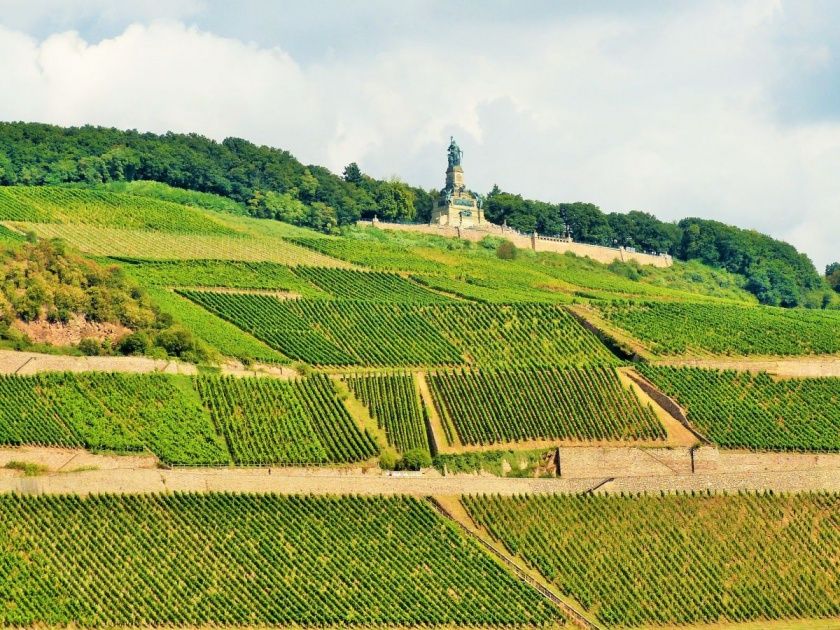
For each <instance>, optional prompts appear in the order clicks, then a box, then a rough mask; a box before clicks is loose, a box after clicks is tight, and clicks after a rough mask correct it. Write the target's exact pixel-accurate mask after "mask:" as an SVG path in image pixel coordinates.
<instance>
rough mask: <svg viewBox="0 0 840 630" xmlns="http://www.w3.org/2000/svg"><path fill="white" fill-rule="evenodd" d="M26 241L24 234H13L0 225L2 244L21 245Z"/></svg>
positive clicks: (0, 241)
mask: <svg viewBox="0 0 840 630" xmlns="http://www.w3.org/2000/svg"><path fill="white" fill-rule="evenodd" d="M23 240H24V237H23V235H22V234H20V233H18V232H13V231H12V230H10V229H9V228H7V227H3V226H2V225H0V244H3V243H19V242H21V241H23Z"/></svg>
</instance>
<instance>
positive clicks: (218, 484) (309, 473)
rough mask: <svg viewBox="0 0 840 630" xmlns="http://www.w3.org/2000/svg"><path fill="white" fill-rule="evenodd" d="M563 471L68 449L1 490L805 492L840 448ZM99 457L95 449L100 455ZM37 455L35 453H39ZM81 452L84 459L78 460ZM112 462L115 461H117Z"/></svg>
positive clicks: (667, 455) (659, 455)
mask: <svg viewBox="0 0 840 630" xmlns="http://www.w3.org/2000/svg"><path fill="white" fill-rule="evenodd" d="M60 450H61V449H0V462H2V461H6V462H8V461H12V460H14V461H38V462H41V463H42V464H43V463H46V464H49V461H52V460H50V459H49V457H47V456H46V455H44V454H43V453H42V452H39V451H49V452H53V451H60ZM560 452H561V465H562V471H563V472H562V475H563V476H562V477H560V478H552V479H520V478H507V477H494V476H489V475H453V476H447V477H444V476H441V475H440V474H439V473H438V472H437V471H434V470H429V471H424V472H423V473H422V474H419V473H417V474H412V473H403V474H395V475H388V474H384V473H382V472H381V471H380V470H379V469H378V468H370V469H367V470H365V469H361V468H354V469H349V468H348V469H337V468H271V469H269V468H261V469H253V468H193V469H190V468H179V469H173V470H162V469H155V468H151V467H150V466H152V465H154V460H148V459H145V458H140V459H141V460H142V463H140V464H137V466H138V467H136V468H131V467H129V468H126V465H129V466H130V465H131V464H130V462H131V459H132V458H122V457H115V458H114V457H108V458H106V459H103V460H100V463H99V464H89V466H93V465H96V466H98V467H97V469H95V470H90V469H85V467H84V466H82V465H79V463H78V462H76V463H74V464H73V465H72V466H70V467H69V468H68V466H69V465H70V462H69V461H67V455H66V453H67V451H64V453H65V454H64V455H63V456H62V457H63V459H61V458H60V457H59V456H58V455H52V456H50V457H53V458H54V461H58V462H59V463H62V462H63V463H62V464H61V468H50V469H51V470H56V471H59V470H61V471H68V470H74V469H77V468H82V470H79V471H78V472H50V473H46V474H43V475H41V476H37V477H24V476H22V473H20V472H17V471H12V470H3V471H2V474H0V492H18V493H23V494H41V493H46V494H56V493H70V494H89V493H121V492H125V493H147V492H169V491H191V492H223V491H229V492H257V493H269V492H274V493H279V494H376V495H379V494H384V495H393V494H407V495H413V496H439V495H443V496H447V495H449V496H452V495H462V494H501V495H514V494H523V493H536V494H546V493H549V494H551V493H567V492H584V491H587V490H590V489H592V488H596V487H597V488H598V490H597V492H607V493H615V492H642V491H647V492H659V491H678V490H683V491H687V490H695V491H699V490H707V489H708V490H715V491H727V492H736V491H738V490H775V491H779V492H796V491H812V490H828V491H840V454H832V455H825V454H822V455H816V454H815V455H804V454H772V453H770V454H761V453H727V452H718V451H717V450H716V449H712V448H702V449H698V452H696V453H695V459H696V460H697V462H696V463H698V466H697V468H696V470H697V472H696V473H692V472H691V463H690V452H689V449H623V448H567V449H561V451H560ZM91 457H96V456H91ZM33 458H34V459H33ZM79 461H82V460H79ZM108 462H110V463H108Z"/></svg>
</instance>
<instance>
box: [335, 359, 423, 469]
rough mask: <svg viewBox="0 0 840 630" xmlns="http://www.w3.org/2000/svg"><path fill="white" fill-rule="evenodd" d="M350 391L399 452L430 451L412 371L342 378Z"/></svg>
mask: <svg viewBox="0 0 840 630" xmlns="http://www.w3.org/2000/svg"><path fill="white" fill-rule="evenodd" d="M344 382H345V383H347V385H348V387H349V388H350V391H352V392H353V395H354V396H356V398H358V399H359V400H361V401H362V403H364V405H365V406H366V407H367V408H368V409H369V410H370V415H371V416H372V417H373V418H375V419H376V421H377V422H378V424H379V427H380V428H382V429H385V434H386V435H387V437H388V443H389V444H391V445H392V446H394V447H396V449H397V450H399V451H401V452H403V453H404V452H406V451H408V450H411V449H416V448H419V449H422V450H424V451H428V450H429V438H428V434H427V432H426V422H425V420H424V418H423V410H422V408H421V406H420V405H421V403H420V398H419V396H418V393H417V385H416V383H415V382H414V377H413V376H412V375H411V374H374V375H369V376H363V375H356V376H346V377H344Z"/></svg>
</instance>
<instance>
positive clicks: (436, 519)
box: [0, 494, 560, 627]
mask: <svg viewBox="0 0 840 630" xmlns="http://www.w3.org/2000/svg"><path fill="white" fill-rule="evenodd" d="M0 540H3V545H2V547H0V566H4V567H7V568H8V570H6V571H5V572H4V575H5V577H4V580H3V582H2V584H0V592H2V593H3V594H4V600H6V599H8V598H10V597H11V598H13V600H14V602H15V605H14V606H3V607H0V624H3V625H7V626H15V627H20V626H27V627H29V626H40V625H55V624H58V625H78V626H81V627H102V626H126V627H128V626H130V627H138V626H143V627H147V626H160V627H162V626H243V627H244V626H281V625H282V626H288V625H292V624H302V625H305V626H312V627H323V626H335V627H346V626H371V625H377V626H378V625H391V626H409V625H422V626H427V625H442V624H462V625H468V626H485V625H523V624H526V625H543V624H547V623H550V622H552V621H556V620H558V619H560V613H559V611H557V610H556V609H554V608H553V607H552V606H551V605H549V604H548V603H547V601H546V600H545V599H544V598H543V597H542V595H540V594H538V593H537V592H536V591H534V590H532V589H531V588H530V587H528V586H526V585H524V584H523V583H521V582H519V581H517V580H516V579H515V578H513V577H512V576H511V575H509V574H508V573H507V572H505V571H504V569H502V568H501V566H499V565H498V564H497V563H496V562H495V561H494V560H493V559H491V558H490V557H489V556H487V555H486V554H485V553H484V552H483V551H482V550H481V549H480V547H479V546H478V545H477V544H475V543H474V542H472V541H470V540H466V539H464V538H463V536H462V535H461V534H460V533H459V532H458V531H457V530H456V529H455V527H453V526H452V525H451V524H450V523H447V522H446V521H445V520H443V519H442V518H441V517H440V516H438V515H437V514H436V513H435V512H434V511H433V510H432V509H431V508H430V507H429V506H428V505H426V504H425V503H424V502H422V501H419V500H415V499H408V498H392V499H386V498H353V497H348V498H328V497H323V498H316V497H295V496H291V497H279V496H249V495H244V496H243V495H231V494H209V495H186V494H175V495H146V496H109V495H104V496H90V497H86V498H80V497H67V496H64V497H26V498H25V497H19V496H14V495H4V496H2V497H0ZM32 563H37V567H38V570H31V569H29V568H27V567H29V566H31V564H32ZM23 593H25V594H26V596H20V594H23Z"/></svg>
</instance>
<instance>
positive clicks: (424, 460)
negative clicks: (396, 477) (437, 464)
mask: <svg viewBox="0 0 840 630" xmlns="http://www.w3.org/2000/svg"><path fill="white" fill-rule="evenodd" d="M431 465H432V456H431V455H429V453H428V451H426V450H424V449H422V448H413V449H411V450H409V451H406V452H405V453H404V454H403V457H402V460H401V461H400V462H399V464H398V467H399V469H400V470H420V469H421V468H429V467H430V466H431Z"/></svg>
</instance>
